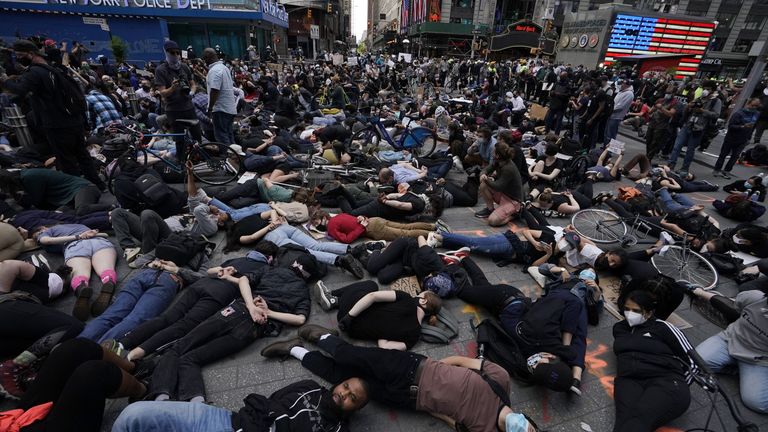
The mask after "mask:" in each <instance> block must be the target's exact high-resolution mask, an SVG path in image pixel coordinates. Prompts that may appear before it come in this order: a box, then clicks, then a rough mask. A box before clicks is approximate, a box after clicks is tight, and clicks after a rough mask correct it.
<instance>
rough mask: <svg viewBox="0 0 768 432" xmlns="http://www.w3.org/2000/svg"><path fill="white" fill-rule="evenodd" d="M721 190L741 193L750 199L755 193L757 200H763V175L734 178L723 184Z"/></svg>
mask: <svg viewBox="0 0 768 432" xmlns="http://www.w3.org/2000/svg"><path fill="white" fill-rule="evenodd" d="M723 191H725V192H728V193H743V194H746V196H747V198H750V199H751V198H752V196H753V195H757V200H758V201H760V202H763V201H765V192H766V190H765V185H764V184H763V177H762V176H759V175H756V176H751V177H749V178H748V179H746V180H736V181H734V182H733V183H731V184H727V185H725V186H723Z"/></svg>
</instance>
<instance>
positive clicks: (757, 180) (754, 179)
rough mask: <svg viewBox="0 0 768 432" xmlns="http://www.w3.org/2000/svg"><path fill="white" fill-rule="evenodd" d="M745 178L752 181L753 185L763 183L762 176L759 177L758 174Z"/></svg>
mask: <svg viewBox="0 0 768 432" xmlns="http://www.w3.org/2000/svg"><path fill="white" fill-rule="evenodd" d="M747 180H751V181H752V183H753V184H754V185H755V186H762V185H763V178H762V177H760V176H752V177H750V178H748V179H747Z"/></svg>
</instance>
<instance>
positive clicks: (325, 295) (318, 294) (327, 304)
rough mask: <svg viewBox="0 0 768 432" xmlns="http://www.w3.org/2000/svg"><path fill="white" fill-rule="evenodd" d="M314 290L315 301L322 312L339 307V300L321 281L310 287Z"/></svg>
mask: <svg viewBox="0 0 768 432" xmlns="http://www.w3.org/2000/svg"><path fill="white" fill-rule="evenodd" d="M312 288H313V289H314V291H315V292H314V294H315V300H317V303H318V304H319V305H320V308H322V309H323V310H324V311H326V312H327V311H329V310H332V309H336V308H337V307H339V299H338V298H336V297H335V296H334V295H333V294H331V290H330V289H328V287H327V286H325V284H324V283H323V281H317V283H316V284H315V285H314V286H313V287H312Z"/></svg>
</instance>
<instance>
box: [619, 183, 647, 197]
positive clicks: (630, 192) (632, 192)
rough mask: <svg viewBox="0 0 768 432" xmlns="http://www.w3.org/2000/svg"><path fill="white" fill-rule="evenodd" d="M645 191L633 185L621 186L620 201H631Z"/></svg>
mask: <svg viewBox="0 0 768 432" xmlns="http://www.w3.org/2000/svg"><path fill="white" fill-rule="evenodd" d="M642 195H643V193H642V192H640V190H639V189H637V188H634V187H632V186H621V187H620V188H619V196H618V199H619V201H629V200H630V199H632V198H635V197H638V196H642Z"/></svg>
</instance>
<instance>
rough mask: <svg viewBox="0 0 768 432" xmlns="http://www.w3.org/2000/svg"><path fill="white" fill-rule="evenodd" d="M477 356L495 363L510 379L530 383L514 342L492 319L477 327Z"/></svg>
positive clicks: (524, 361)
mask: <svg viewBox="0 0 768 432" xmlns="http://www.w3.org/2000/svg"><path fill="white" fill-rule="evenodd" d="M475 330H476V331H477V354H478V357H484V358H487V359H488V360H490V361H492V362H494V363H496V364H497V365H499V366H501V367H502V368H504V370H506V371H507V372H508V373H509V375H510V376H511V377H512V378H515V379H517V380H520V381H523V382H525V383H532V381H531V374H530V372H528V367H527V366H526V360H527V359H526V358H525V357H524V356H523V354H522V353H521V352H520V349H519V348H518V346H517V343H516V342H515V340H514V339H513V338H512V337H511V336H510V335H509V334H508V333H507V332H506V331H504V329H503V328H501V326H500V325H499V323H498V322H497V321H496V320H494V319H490V318H489V319H485V320H483V321H482V322H481V323H480V324H479V325H478V326H477V327H475Z"/></svg>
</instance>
